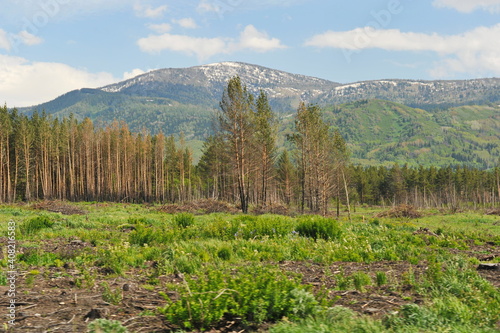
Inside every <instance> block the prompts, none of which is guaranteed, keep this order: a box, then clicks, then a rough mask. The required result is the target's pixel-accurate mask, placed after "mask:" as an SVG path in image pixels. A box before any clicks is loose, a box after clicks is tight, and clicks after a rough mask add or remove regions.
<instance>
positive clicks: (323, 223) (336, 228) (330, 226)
mask: <svg viewBox="0 0 500 333" xmlns="http://www.w3.org/2000/svg"><path fill="white" fill-rule="evenodd" d="M295 231H297V232H298V233H299V235H301V236H304V237H310V238H313V239H314V240H317V239H325V240H332V239H338V238H339V237H340V235H341V234H342V230H341V228H340V225H339V223H338V222H337V221H335V220H332V219H328V218H324V217H320V216H305V217H302V218H300V219H299V222H298V224H297V227H296V228H295Z"/></svg>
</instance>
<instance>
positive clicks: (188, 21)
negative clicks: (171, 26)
mask: <svg viewBox="0 0 500 333" xmlns="http://www.w3.org/2000/svg"><path fill="white" fill-rule="evenodd" d="M172 22H174V23H176V24H178V25H180V26H181V27H183V28H186V29H196V28H198V25H197V24H196V22H195V21H194V20H193V19H192V18H183V19H180V20H172Z"/></svg>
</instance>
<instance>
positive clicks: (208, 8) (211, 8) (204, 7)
mask: <svg viewBox="0 0 500 333" xmlns="http://www.w3.org/2000/svg"><path fill="white" fill-rule="evenodd" d="M196 9H197V10H198V11H199V12H202V13H203V12H215V13H218V12H220V10H221V7H220V6H216V5H215V4H214V3H213V2H208V1H207V0H201V2H200V3H199V4H198V7H197V8H196Z"/></svg>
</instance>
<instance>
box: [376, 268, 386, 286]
mask: <svg viewBox="0 0 500 333" xmlns="http://www.w3.org/2000/svg"><path fill="white" fill-rule="evenodd" d="M375 280H376V282H377V286H379V287H382V286H383V285H385V284H387V275H386V274H385V272H377V273H375Z"/></svg>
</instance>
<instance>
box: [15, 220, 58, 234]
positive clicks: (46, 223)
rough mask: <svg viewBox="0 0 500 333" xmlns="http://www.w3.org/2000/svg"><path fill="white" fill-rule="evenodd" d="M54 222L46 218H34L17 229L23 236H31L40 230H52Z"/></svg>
mask: <svg viewBox="0 0 500 333" xmlns="http://www.w3.org/2000/svg"><path fill="white" fill-rule="evenodd" d="M53 225H54V222H53V221H51V220H50V219H49V218H48V217H47V216H37V217H34V218H32V219H30V220H28V221H26V222H24V223H23V224H21V225H20V227H19V229H20V231H21V233H22V234H23V235H32V234H35V233H37V232H38V231H40V230H41V229H46V228H52V226H53Z"/></svg>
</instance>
